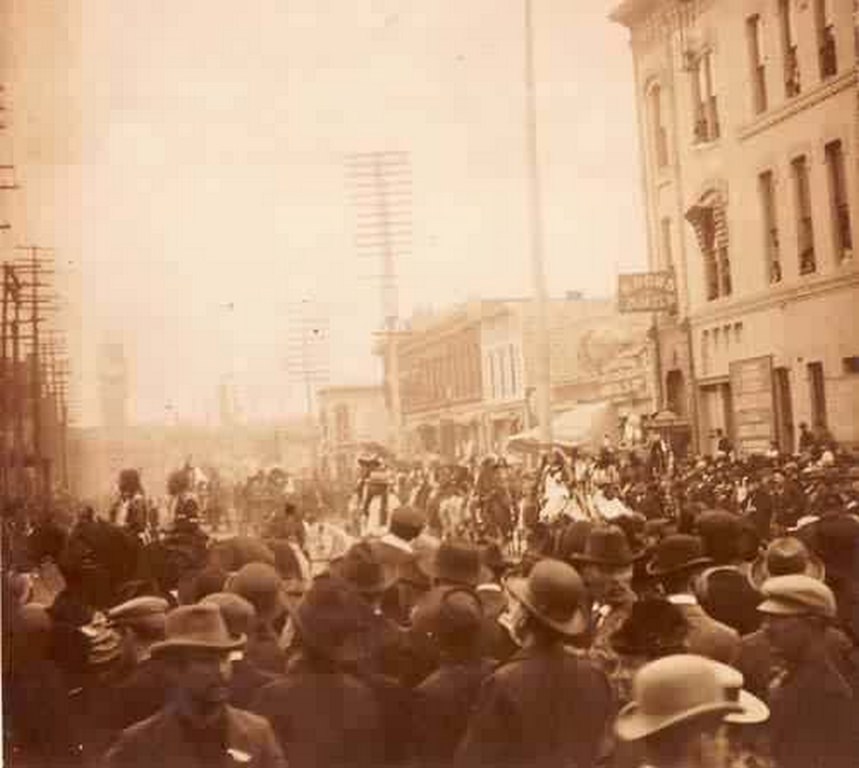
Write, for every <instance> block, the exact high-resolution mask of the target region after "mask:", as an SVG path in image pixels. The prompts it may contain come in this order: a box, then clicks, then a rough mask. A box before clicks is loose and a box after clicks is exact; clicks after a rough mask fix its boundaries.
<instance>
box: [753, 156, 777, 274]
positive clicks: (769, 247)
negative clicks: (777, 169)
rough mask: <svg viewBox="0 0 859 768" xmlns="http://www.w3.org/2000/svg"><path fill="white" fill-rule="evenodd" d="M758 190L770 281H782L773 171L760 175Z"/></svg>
mask: <svg viewBox="0 0 859 768" xmlns="http://www.w3.org/2000/svg"><path fill="white" fill-rule="evenodd" d="M758 191H759V194H760V198H761V218H762V220H763V224H764V252H765V255H766V262H767V277H768V278H769V281H770V283H778V282H781V278H782V273H781V253H780V250H779V239H778V218H777V214H776V202H775V181H774V180H773V175H772V171H765V172H764V173H761V174H759V175H758Z"/></svg>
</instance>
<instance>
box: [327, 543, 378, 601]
mask: <svg viewBox="0 0 859 768" xmlns="http://www.w3.org/2000/svg"><path fill="white" fill-rule="evenodd" d="M336 570H337V575H338V576H340V578H342V579H345V580H346V581H348V582H349V583H350V584H352V585H353V586H355V587H357V588H358V589H359V590H372V589H375V588H377V587H379V586H380V585H381V584H383V583H384V581H385V573H384V566H383V565H382V563H381V561H380V560H379V558H378V557H377V556H376V553H375V552H374V550H373V548H372V547H371V546H370V544H369V543H367V542H365V541H362V542H358V543H357V544H355V545H353V546H352V547H350V548H349V550H348V551H347V552H346V554H345V555H343V557H342V558H341V559H340V561H339V563H338V564H337V568H336Z"/></svg>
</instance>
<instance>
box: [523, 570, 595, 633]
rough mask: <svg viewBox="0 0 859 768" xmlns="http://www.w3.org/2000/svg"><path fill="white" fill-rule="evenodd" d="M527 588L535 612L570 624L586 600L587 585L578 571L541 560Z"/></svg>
mask: <svg viewBox="0 0 859 768" xmlns="http://www.w3.org/2000/svg"><path fill="white" fill-rule="evenodd" d="M527 589H528V592H529V594H530V596H531V600H532V601H533V606H534V609H535V610H536V611H538V612H540V613H542V614H544V615H545V616H547V617H548V618H550V619H551V620H552V621H557V622H565V621H569V620H570V619H571V618H572V617H573V615H574V614H575V613H576V611H577V610H578V608H579V606H580V605H581V602H582V599H583V597H584V590H585V588H584V584H583V583H582V580H581V577H580V576H579V574H578V573H577V572H576V570H575V569H574V568H573V567H572V566H569V565H567V564H566V563H562V562H560V561H555V560H541V561H540V562H538V563H537V564H536V565H535V566H534V568H533V569H532V570H531V574H530V575H529V577H528V583H527Z"/></svg>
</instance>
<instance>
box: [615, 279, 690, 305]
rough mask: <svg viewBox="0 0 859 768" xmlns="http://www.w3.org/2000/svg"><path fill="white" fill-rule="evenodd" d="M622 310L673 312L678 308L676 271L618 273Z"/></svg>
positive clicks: (618, 299) (618, 290)
mask: <svg viewBox="0 0 859 768" xmlns="http://www.w3.org/2000/svg"><path fill="white" fill-rule="evenodd" d="M617 305H618V310H619V311H620V312H671V311H673V310H675V309H676V308H677V287H676V281H675V278H674V272H673V271H671V270H665V271H662V272H634V273H630V274H626V275H618V282H617Z"/></svg>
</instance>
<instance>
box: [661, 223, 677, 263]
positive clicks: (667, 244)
mask: <svg viewBox="0 0 859 768" xmlns="http://www.w3.org/2000/svg"><path fill="white" fill-rule="evenodd" d="M659 234H660V240H661V243H660V249H659V268H660V269H671V268H672V267H673V266H674V257H673V255H672V253H671V219H670V218H669V217H668V216H664V217H663V218H662V219H660V221H659Z"/></svg>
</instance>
